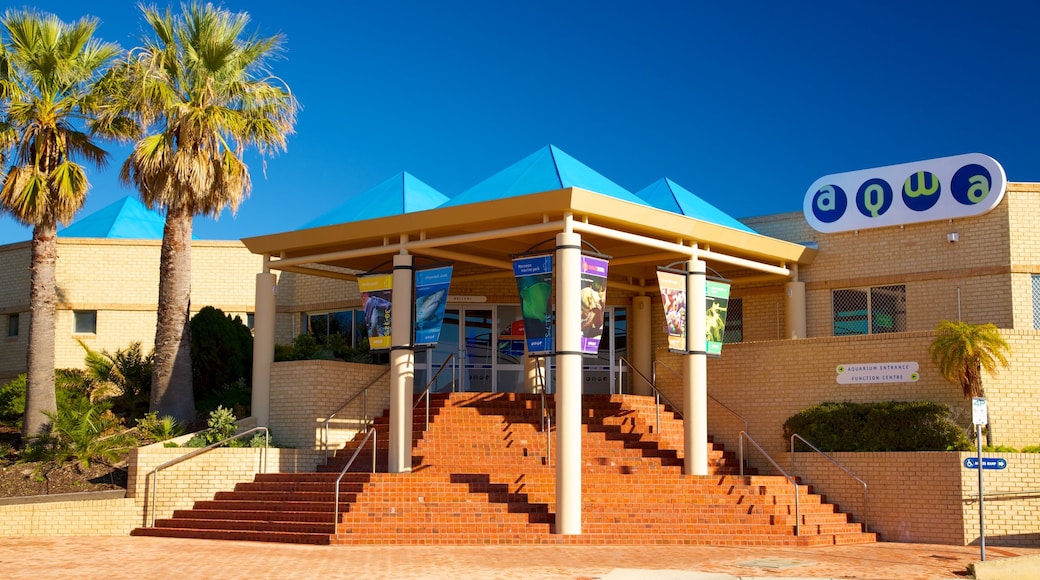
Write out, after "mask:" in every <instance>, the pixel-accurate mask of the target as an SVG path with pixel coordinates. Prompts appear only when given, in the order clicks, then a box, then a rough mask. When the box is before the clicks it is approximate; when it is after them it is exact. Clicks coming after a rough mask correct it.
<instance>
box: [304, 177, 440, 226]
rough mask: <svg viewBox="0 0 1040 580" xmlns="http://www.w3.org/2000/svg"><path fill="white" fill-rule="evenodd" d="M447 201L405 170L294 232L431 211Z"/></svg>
mask: <svg viewBox="0 0 1040 580" xmlns="http://www.w3.org/2000/svg"><path fill="white" fill-rule="evenodd" d="M447 199H448V197H447V196H446V195H444V194H442V193H441V192H439V191H437V190H436V189H434V188H432V187H430V186H429V185H427V184H426V183H423V182H422V181H421V180H420V179H418V178H416V177H415V176H413V175H412V174H410V173H408V172H407V171H403V172H401V173H398V174H397V175H395V176H393V177H391V178H390V179H387V180H386V181H384V182H382V183H380V184H379V185H376V186H375V187H373V188H371V189H368V190H366V191H363V192H361V193H359V194H356V195H352V196H350V197H349V198H347V200H346V201H344V202H343V203H341V204H340V205H338V206H336V207H335V208H333V209H332V210H330V211H328V212H326V213H323V214H322V215H320V216H318V217H316V218H314V219H313V220H311V221H309V222H307V223H305V224H303V225H302V226H300V227H299V228H298V229H301V230H305V229H308V228H317V227H321V226H330V225H334V224H342V223H349V222H356V221H361V220H369V219H374V218H380V217H387V216H391V215H399V214H402V213H410V212H413V211H423V210H427V209H433V208H435V207H437V206H439V205H440V204H442V203H444V201H445V200H447Z"/></svg>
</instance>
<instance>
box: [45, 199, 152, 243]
mask: <svg viewBox="0 0 1040 580" xmlns="http://www.w3.org/2000/svg"><path fill="white" fill-rule="evenodd" d="M165 224H166V218H164V217H163V216H162V214H160V213H159V212H156V211H152V210H150V209H148V208H147V207H145V205H144V204H143V203H141V202H140V201H138V200H137V199H136V198H133V197H130V196H127V197H124V198H122V199H120V200H119V201H117V202H115V203H113V204H111V205H107V206H105V207H103V208H101V209H99V210H98V211H96V212H94V213H92V214H90V215H88V216H86V217H84V218H82V219H79V220H76V221H75V222H73V223H72V224H70V225H69V227H67V228H65V229H63V230H61V231H59V232H58V236H60V237H63V238H108V239H133V240H161V239H162V237H163V226H164V225H165Z"/></svg>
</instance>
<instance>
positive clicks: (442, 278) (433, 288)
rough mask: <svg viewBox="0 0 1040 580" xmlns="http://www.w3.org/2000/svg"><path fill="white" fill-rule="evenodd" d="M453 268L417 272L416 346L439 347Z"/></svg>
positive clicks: (444, 267)
mask: <svg viewBox="0 0 1040 580" xmlns="http://www.w3.org/2000/svg"><path fill="white" fill-rule="evenodd" d="M451 268H452V267H451V266H442V267H438V268H427V269H425V270H416V271H415V341H414V343H413V344H414V346H416V347H424V346H437V341H438V340H439V339H440V337H441V324H442V323H443V322H444V308H445V306H447V304H448V288H449V287H450V286H451Z"/></svg>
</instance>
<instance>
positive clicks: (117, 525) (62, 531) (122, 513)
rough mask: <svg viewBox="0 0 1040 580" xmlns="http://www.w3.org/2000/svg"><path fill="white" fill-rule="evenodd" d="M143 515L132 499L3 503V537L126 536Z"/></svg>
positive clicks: (0, 513)
mask: <svg viewBox="0 0 1040 580" xmlns="http://www.w3.org/2000/svg"><path fill="white" fill-rule="evenodd" d="M140 514H141V510H140V509H139V508H138V507H137V505H136V504H135V503H134V500H133V499H132V498H121V499H99V500H77V501H55V502H45V503H26V504H14V505H0V537H8V538H10V537H20V536H126V535H128V534H129V533H130V531H131V530H133V529H134V528H135V527H137V526H138V525H140V522H141V515H140Z"/></svg>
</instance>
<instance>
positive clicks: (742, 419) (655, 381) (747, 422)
mask: <svg viewBox="0 0 1040 580" xmlns="http://www.w3.org/2000/svg"><path fill="white" fill-rule="evenodd" d="M629 365H630V366H631V363H629ZM658 365H660V366H662V367H664V368H665V369H666V370H668V372H670V373H672V374H673V375H675V376H677V377H679V378H682V375H681V374H679V373H678V372H676V371H675V369H673V368H672V367H670V366H668V365H666V364H665V363H663V362H661V361H656V360H655V361H654V363H653V369H654V370H653V375H654V377H653V379H654V382H653V383H652V384H651V385H650V386H652V387H653V388H654V391H655V392H660V391H658V390H657V366H658ZM643 380H646V379H645V378H644V379H643ZM708 398H709V399H711V400H712V401H714V402H715V404H716V405H718V406H720V407H722V408H723V409H725V410H726V411H728V412H729V414H731V415H733V416H734V417H736V418H737V419H739V420H740V421H742V422H743V423H744V432H747V431H750V430H751V424H750V422H749V421H748V420H747V419H746V418H745V417H744V416H743V415H741V414H740V413H738V412H736V411H734V410H733V409H730V408H729V407H727V406H726V404H725V403H723V402H722V401H720V400H718V399H716V398H715V397H713V396H711V395H708ZM665 400H666V401H667V399H665ZM668 404H669V405H671V403H668ZM672 408H673V409H675V408H676V407H675V405H672ZM677 413H678V412H677ZM679 416H680V417H681V416H682V414H681V413H680V414H679Z"/></svg>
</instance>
